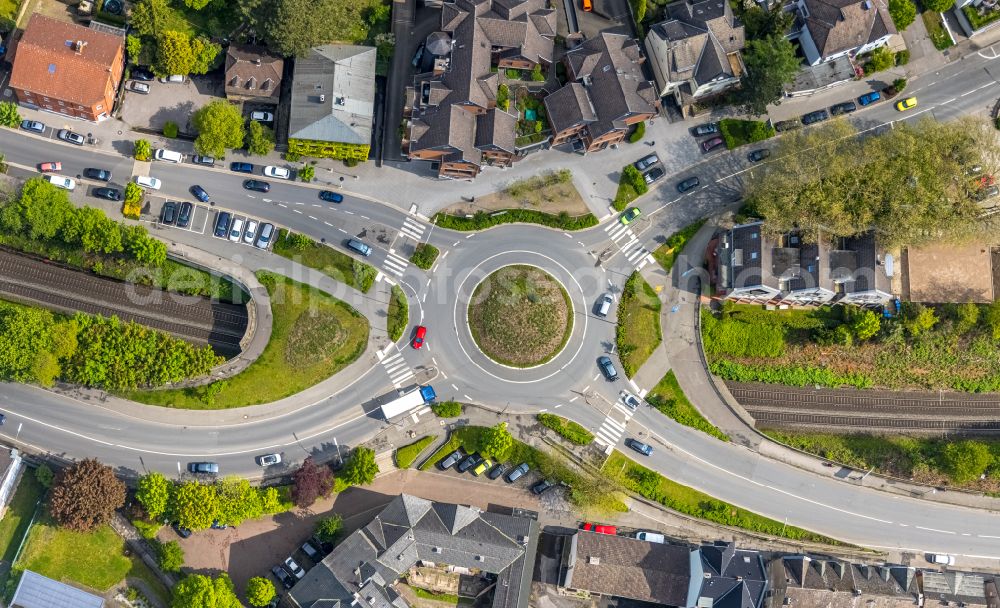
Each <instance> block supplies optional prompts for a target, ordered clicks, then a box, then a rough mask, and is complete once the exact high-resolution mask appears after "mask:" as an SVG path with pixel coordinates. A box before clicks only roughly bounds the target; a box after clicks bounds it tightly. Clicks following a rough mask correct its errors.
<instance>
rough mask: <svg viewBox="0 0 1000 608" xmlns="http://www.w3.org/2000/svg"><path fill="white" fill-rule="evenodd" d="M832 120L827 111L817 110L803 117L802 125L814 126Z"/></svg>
mask: <svg viewBox="0 0 1000 608" xmlns="http://www.w3.org/2000/svg"><path fill="white" fill-rule="evenodd" d="M828 118H830V114H828V113H827V111H826V110H816V111H815V112H809V113H808V114H805V115H803V116H802V124H804V125H813V124H816V123H818V122H823V121H824V120H826V119H828Z"/></svg>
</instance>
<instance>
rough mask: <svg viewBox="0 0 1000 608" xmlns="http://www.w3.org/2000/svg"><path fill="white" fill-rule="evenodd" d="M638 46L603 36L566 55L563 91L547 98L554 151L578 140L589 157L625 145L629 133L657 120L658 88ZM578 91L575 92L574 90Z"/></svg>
mask: <svg viewBox="0 0 1000 608" xmlns="http://www.w3.org/2000/svg"><path fill="white" fill-rule="evenodd" d="M643 61H645V58H644V57H643V55H642V51H641V50H640V49H639V45H638V43H637V42H636V41H635V40H633V39H631V38H629V37H628V36H624V35H622V34H611V33H608V32H602V33H601V34H599V35H597V36H595V37H594V38H591V39H589V40H587V41H586V42H584V43H583V44H581V45H580V46H578V47H576V48H574V49H573V50H571V51H569V52H568V53H566V56H565V57H564V58H563V62H564V63H565V64H566V76H567V79H568V80H569V81H570V82H569V83H568V84H567V85H566V86H565V87H564V89H566V88H570V92H566V93H563V92H561V91H560V92H557V93H555V94H553V95H549V96H548V97H546V98H545V111H546V114H547V115H548V118H549V123H550V124H551V126H552V132H553V135H552V145H559V144H563V143H566V142H569V141H572V140H574V139H579V140H580V141H581V142H583V147H584V151H585V152H593V151H596V150H603V149H604V148H606V147H608V146H610V145H614V144H617V143H620V142H621V141H622V140H624V139H625V135H626V133H628V130H629V128H630V127H631V126H632V125H634V124H636V123H639V122H643V121H645V120H649V119H651V118H653V117H654V116H656V113H657V111H658V109H659V95H658V93H657V90H656V83H654V82H651V81H649V80H646V78H645V76H644V75H643V72H642V63H643ZM574 85H577V86H574Z"/></svg>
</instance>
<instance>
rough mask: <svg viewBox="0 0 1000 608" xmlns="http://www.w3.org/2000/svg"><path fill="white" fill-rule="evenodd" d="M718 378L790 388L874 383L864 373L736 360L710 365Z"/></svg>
mask: <svg viewBox="0 0 1000 608" xmlns="http://www.w3.org/2000/svg"><path fill="white" fill-rule="evenodd" d="M708 368H709V371H711V372H712V373H713V374H715V375H716V376H718V377H720V378H722V379H723V380H732V381H734V382H764V383H766V384H785V385H788V386H810V385H817V386H825V387H829V388H838V387H841V386H850V387H853V388H871V387H872V386H873V385H874V382H873V381H872V379H871V378H869V377H868V376H866V375H864V374H838V373H836V372H833V371H830V370H828V369H823V368H819V367H803V366H800V365H745V364H743V363H737V362H735V361H727V360H725V359H723V360H721V361H713V362H712V363H710V364H709V366H708Z"/></svg>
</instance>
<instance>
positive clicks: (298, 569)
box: [285, 557, 306, 580]
mask: <svg viewBox="0 0 1000 608" xmlns="http://www.w3.org/2000/svg"><path fill="white" fill-rule="evenodd" d="M285 567H286V568H288V569H289V570H290V571H291V572H292V574H294V575H295V578H297V579H300V580H301V579H302V577H303V576H305V575H306V571H305V570H303V569H302V566H300V565H298V564H296V563H295V560H294V559H292V558H291V557H286V558H285Z"/></svg>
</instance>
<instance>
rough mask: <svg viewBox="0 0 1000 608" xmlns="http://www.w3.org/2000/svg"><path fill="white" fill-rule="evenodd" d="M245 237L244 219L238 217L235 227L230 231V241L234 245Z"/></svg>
mask: <svg viewBox="0 0 1000 608" xmlns="http://www.w3.org/2000/svg"><path fill="white" fill-rule="evenodd" d="M242 236H243V218H241V217H238V218H236V219H235V220H233V226H232V227H231V228H230V229H229V240H230V241H232V242H234V243H239V242H240V238H241V237H242Z"/></svg>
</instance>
